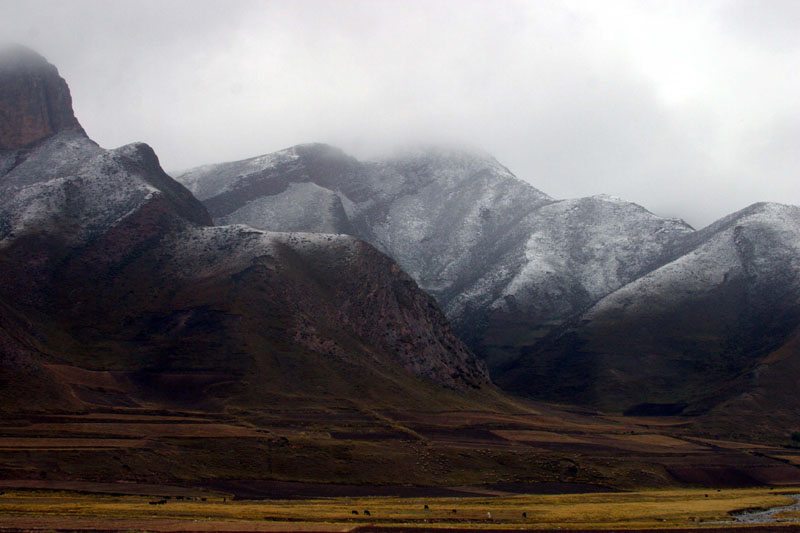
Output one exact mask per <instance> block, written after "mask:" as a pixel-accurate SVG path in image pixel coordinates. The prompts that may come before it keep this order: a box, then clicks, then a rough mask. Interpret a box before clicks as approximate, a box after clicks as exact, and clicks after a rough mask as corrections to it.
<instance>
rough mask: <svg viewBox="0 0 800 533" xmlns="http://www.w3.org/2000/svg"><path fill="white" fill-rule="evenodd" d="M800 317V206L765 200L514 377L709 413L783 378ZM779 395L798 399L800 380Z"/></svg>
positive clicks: (549, 391)
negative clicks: (780, 370)
mask: <svg viewBox="0 0 800 533" xmlns="http://www.w3.org/2000/svg"><path fill="white" fill-rule="evenodd" d="M798 324H800V208H798V207H792V206H784V205H779V204H755V205H752V206H750V207H748V208H747V209H744V210H742V211H740V212H738V213H735V214H733V215H730V216H728V217H726V218H724V219H722V220H720V221H718V222H716V223H714V224H712V225H711V226H709V227H707V228H705V229H703V230H702V231H699V232H697V233H695V234H692V235H689V236H688V238H687V239H686V241H685V242H684V244H683V246H682V248H681V249H680V251H679V252H678V253H677V254H676V257H675V258H674V260H672V261H670V262H668V263H666V264H664V265H663V266H661V267H660V268H656V269H654V270H652V271H650V272H648V273H647V274H646V275H644V276H641V277H639V278H638V279H636V280H635V281H634V282H632V283H629V284H628V285H626V286H624V287H622V288H621V289H619V290H617V291H614V292H613V293H611V294H609V295H607V296H605V297H604V298H602V299H600V300H599V301H598V302H597V303H596V304H595V305H594V306H592V308H591V309H589V310H588V311H587V312H586V313H584V314H582V315H581V316H580V318H579V319H578V320H576V321H575V325H574V326H573V327H571V328H569V329H568V330H567V331H565V332H562V333H560V334H559V335H557V336H554V338H552V339H549V340H548V342H545V343H542V344H541V345H540V346H537V347H535V348H534V349H531V350H530V351H529V352H528V353H527V354H526V355H525V356H524V357H523V360H522V363H521V364H520V365H519V366H518V367H517V368H516V369H514V370H513V371H512V372H510V373H509V374H507V375H506V376H504V378H503V380H505V385H506V386H508V387H509V388H512V389H520V390H527V389H529V388H531V389H534V390H538V391H542V392H541V393H542V394H546V395H548V396H550V397H555V398H561V399H566V398H570V399H577V400H579V401H582V402H585V403H591V404H595V405H601V406H604V407H607V408H616V409H620V408H622V409H625V408H632V409H633V411H634V412H647V410H648V409H655V410H659V409H660V410H666V411H672V412H681V411H683V410H687V412H691V411H698V410H699V411H702V410H705V409H706V408H708V407H709V406H712V405H716V404H718V403H719V402H720V401H721V400H723V399H730V398H732V397H734V396H737V395H740V394H742V393H745V392H746V393H747V394H751V393H752V392H753V390H754V389H756V388H761V389H764V387H765V386H766V385H767V384H768V383H772V382H774V380H775V379H776V378H777V376H776V375H775V374H774V372H771V371H770V369H771V368H773V367H774V365H775V364H777V363H778V362H780V363H781V364H782V365H784V366H785V365H787V364H789V363H788V361H787V359H791V360H796V359H797V356H798V354H797V351H796V349H792V348H791V347H790V345H787V343H790V341H791V338H792V333H793V332H794V331H795V330H796V328H797V326H798ZM781 347H785V349H784V350H783V352H782V355H781V356H771V355H770V354H771V353H773V352H775V351H776V350H779V349H780V348H781ZM792 364H795V365H796V364H797V363H796V362H795V363H792ZM790 366H791V365H790ZM787 368H788V367H787ZM555 369H558V372H559V380H558V381H557V382H554V381H553V380H552V379H551V376H552V372H553V371H554V370H555ZM794 374H795V375H796V372H794ZM767 388H769V387H768V386H767ZM772 393H773V394H777V395H781V396H782V397H783V399H784V400H786V396H784V395H785V394H792V395H793V394H794V387H792V388H787V387H786V386H785V384H784V386H782V387H779V388H775V389H772ZM792 403H794V402H792ZM637 406H638V407H637Z"/></svg>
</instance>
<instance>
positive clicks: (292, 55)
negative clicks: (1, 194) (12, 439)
mask: <svg viewBox="0 0 800 533" xmlns="http://www.w3.org/2000/svg"><path fill="white" fill-rule="evenodd" d="M0 41H8V42H19V43H22V44H25V45H28V46H30V47H31V48H34V49H35V50H37V51H38V52H39V53H41V54H42V55H44V56H45V57H47V58H48V59H49V60H50V62H52V63H54V64H55V65H56V66H57V67H58V68H59V70H60V72H61V75H62V76H63V77H64V78H65V79H66V80H67V82H68V83H69V84H70V87H71V89H72V96H73V103H74V107H75V111H76V114H77V115H78V119H79V120H80V121H81V123H82V124H83V126H84V128H85V129H86V131H87V132H88V133H89V135H90V136H91V137H92V138H93V139H95V140H96V141H97V142H99V143H100V144H101V145H102V146H104V147H108V148H112V147H116V146H119V145H122V144H126V143H128V142H132V141H145V142H147V143H149V144H150V145H151V146H153V147H154V148H155V150H156V152H157V153H158V154H159V156H160V158H161V161H162V165H163V166H164V167H165V168H167V169H168V170H175V169H182V168H188V167H192V166H196V165H200V164H204V163H212V162H221V161H228V160H233V159H241V158H246V157H251V156H255V155H258V154H262V153H267V152H271V151H275V150H279V149H281V148H285V147H287V146H291V145H293V144H297V143H302V142H313V141H319V142H328V143H331V144H334V145H337V146H340V147H342V148H343V149H345V150H346V151H348V152H350V153H353V154H354V155H357V156H368V155H370V154H374V153H376V152H378V151H380V150H386V149H388V148H390V147H392V146H394V145H398V144H404V143H409V142H447V143H457V144H466V145H470V146H475V147H478V148H481V149H483V150H485V151H488V152H490V153H491V154H493V155H494V156H495V157H497V159H498V160H499V161H500V162H501V163H503V164H504V165H506V166H507V167H509V169H510V170H511V171H512V172H514V173H515V174H516V175H517V176H519V177H520V178H522V179H524V180H526V181H529V182H530V183H531V184H533V185H534V186H536V187H537V188H539V189H541V190H543V191H544V192H546V193H548V194H550V195H552V196H555V197H558V198H568V197H576V196H587V195H592V194H599V193H607V194H612V195H615V196H620V197H623V198H625V199H627V200H630V201H634V202H637V203H640V204H642V205H644V206H645V207H647V208H648V209H650V210H651V211H653V212H655V213H657V214H660V215H665V216H680V217H682V218H685V219H686V220H687V221H688V222H690V223H691V224H693V225H695V226H696V227H702V226H704V225H706V224H708V223H709V222H711V221H713V220H714V219H716V218H718V217H720V216H723V215H725V214H727V213H730V212H732V211H735V210H737V209H740V208H742V207H745V206H746V205H748V204H750V203H753V202H755V201H762V200H765V201H778V202H783V203H792V204H800V183H798V179H797V177H798V172H797V170H798V162H800V99H799V98H798V95H800V74H799V73H800V0H727V1H722V0H686V1H683V0H665V1H661V2H656V1H647V0H631V1H624V0H619V1H611V0H587V1H579V0H552V1H548V0H535V1H534V0H532V1H527V2H515V1H497V0H494V1H488V0H487V1H465V0H451V1H447V0H437V1H433V0H428V1H411V0H403V1H400V0H396V1H382V0H363V1H348V0H336V1H327V2H322V1H311V0H295V1H288V0H287V1H272V2H270V1H232V0H226V1H207V0H206V1H204V0H193V1H177V0H159V1H149V0H136V1H125V0H116V1H113V2H112V1H108V0H92V1H71V0H52V1H36V0H0Z"/></svg>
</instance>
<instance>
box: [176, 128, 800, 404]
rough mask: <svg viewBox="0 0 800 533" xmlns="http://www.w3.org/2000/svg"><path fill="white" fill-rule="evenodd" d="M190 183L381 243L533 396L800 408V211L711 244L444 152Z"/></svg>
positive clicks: (761, 209)
mask: <svg viewBox="0 0 800 533" xmlns="http://www.w3.org/2000/svg"><path fill="white" fill-rule="evenodd" d="M177 180H178V181H180V182H181V183H183V184H184V185H185V186H186V187H187V188H188V189H189V190H190V191H191V192H192V193H193V194H195V196H196V197H197V198H198V199H200V200H201V201H202V202H203V203H204V205H205V206H206V207H207V208H208V210H209V213H210V214H211V216H212V217H213V218H214V221H215V223H217V224H229V223H244V224H248V225H250V226H252V227H256V228H262V229H266V230H273V231H287V230H292V231H323V232H333V233H344V234H349V235H353V236H355V237H358V238H359V239H362V240H364V241H366V242H369V243H370V244H372V245H373V246H375V247H376V248H377V249H378V250H381V251H382V252H384V253H386V254H387V255H389V256H390V257H392V258H393V259H395V260H396V261H397V263H398V264H399V265H400V267H401V268H403V269H404V270H405V271H406V272H408V273H409V275H410V276H411V277H413V278H414V279H415V280H416V281H417V283H418V284H419V286H420V287H421V288H422V289H423V290H425V291H426V292H428V293H429V294H431V295H432V296H433V297H434V298H436V300H437V302H438V303H439V305H440V306H441V307H442V309H443V310H444V311H445V314H446V315H447V317H448V319H450V321H451V322H452V323H453V324H454V327H455V330H456V332H457V333H458V334H459V336H460V337H461V338H462V339H463V340H464V341H465V342H466V343H467V345H468V346H469V347H470V348H471V349H472V350H473V351H474V352H475V353H476V354H478V356H479V357H480V358H482V359H483V360H485V361H486V362H487V364H488V367H489V369H490V371H491V375H492V378H493V380H494V381H495V382H496V383H497V384H499V385H500V386H501V387H502V388H504V389H506V390H508V391H511V392H513V393H515V394H520V395H525V396H529V397H533V398H537V399H541V400H548V401H558V402H564V403H578V404H582V405H586V406H590V407H594V408H600V409H606V410H611V411H617V412H621V411H625V412H631V413H638V414H672V415H675V414H680V413H685V414H698V413H705V412H708V411H709V410H711V409H713V408H717V407H719V408H721V406H723V405H725V406H727V407H728V408H729V407H730V406H731V405H733V404H741V405H742V408H744V407H743V406H744V405H745V404H746V405H747V406H748V407H747V410H748V411H752V412H758V411H759V410H761V409H763V408H766V407H770V408H771V412H775V409H772V408H776V407H777V406H781V408H780V410H781V411H785V410H786V409H787V407H785V406H787V405H789V406H794V405H795V404H796V401H795V400H796V392H795V391H796V387H795V385H794V384H795V383H797V381H792V380H788V379H787V372H792V374H791V375H792V376H796V377H800V375H798V374H797V373H796V371H795V370H794V367H795V366H796V363H795V360H796V359H797V357H798V355H800V354H797V352H796V348H794V346H795V345H794V344H792V343H793V339H795V337H796V335H797V332H798V329H797V328H798V325H800V284H799V281H800V280H799V279H798V274H799V273H800V254H798V252H800V208H797V207H794V206H786V205H780V204H763V203H762V204H754V205H752V206H750V207H748V208H746V209H744V210H742V211H740V212H738V213H734V214H732V215H730V216H728V217H725V218H723V219H722V220H720V221H717V222H715V223H714V224H711V225H710V226H708V227H707V228H704V229H702V230H700V231H696V230H695V229H693V228H692V227H690V226H689V225H688V224H686V223H685V222H683V221H682V220H678V219H672V218H663V217H659V216H657V215H654V214H653V213H650V212H649V211H647V210H646V209H644V208H643V207H641V206H639V205H637V204H634V203H630V202H626V201H624V200H621V199H619V198H615V197H611V196H606V195H602V196H593V197H587V198H578V199H570V200H556V199H553V198H551V197H550V196H548V195H547V194H545V193H543V192H541V191H539V190H537V189H535V188H534V187H532V186H531V185H529V184H528V183H526V182H524V181H522V180H520V179H518V178H516V177H515V176H514V175H513V174H512V173H511V172H510V171H509V170H508V169H506V168H505V167H503V166H502V165H501V164H500V163H498V162H497V161H496V160H495V159H494V158H492V157H491V156H489V155H487V154H483V153H476V152H475V151H464V150H458V149H451V148H441V147H421V148H415V149H410V150H407V151H405V152H400V153H398V154H396V155H394V156H392V157H389V158H385V159H380V160H372V161H358V160H356V159H354V158H353V157H350V156H348V155H346V154H345V153H343V152H342V151H341V150H339V149H336V148H334V147H331V146H327V145H321V144H310V145H300V146H295V147H292V148H289V149H286V150H282V151H279V152H276V153H272V154H267V155H263V156H259V157H255V158H252V159H247V160H243V161H236V162H230V163H222V164H218V165H207V166H203V167H199V168H196V169H192V170H189V171H187V172H185V173H183V174H182V175H179V176H178V177H177ZM787 343H788V344H787ZM776 354H779V355H776ZM767 391H769V392H767ZM756 406H759V407H756ZM788 409H789V410H791V411H792V412H795V411H794V408H788Z"/></svg>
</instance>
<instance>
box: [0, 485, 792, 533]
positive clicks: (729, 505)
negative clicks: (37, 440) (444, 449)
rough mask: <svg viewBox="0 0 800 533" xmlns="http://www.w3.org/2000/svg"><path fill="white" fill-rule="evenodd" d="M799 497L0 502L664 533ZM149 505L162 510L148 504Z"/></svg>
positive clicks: (47, 495) (37, 497) (46, 520)
mask: <svg viewBox="0 0 800 533" xmlns="http://www.w3.org/2000/svg"><path fill="white" fill-rule="evenodd" d="M798 491H800V489H783V490H781V491H776V490H771V489H766V488H759V489H730V490H720V491H716V490H713V491H709V490H702V489H680V490H652V491H638V492H618V493H596V494H573V495H515V496H507V497H484V498H480V497H476V498H383V497H369V498H341V497H340V498H320V499H310V500H271V501H254V500H243V501H240V500H231V499H230V497H227V496H225V495H223V494H220V493H209V494H208V495H207V497H206V501H186V500H184V499H183V498H182V497H181V499H178V497H176V496H173V497H171V498H164V499H162V498H160V497H158V498H156V499H155V500H154V498H152V497H148V496H142V495H102V494H84V493H75V492H58V491H35V490H10V491H6V492H5V493H4V494H2V495H0V531H2V530H3V529H5V528H15V527H19V526H20V525H21V524H26V525H27V527H28V528H31V529H48V528H49V527H50V526H52V525H53V524H58V525H59V528H64V527H72V528H81V527H82V525H83V526H84V527H85V525H86V524H98V523H100V524H102V523H106V524H109V523H110V524H116V526H115V528H131V529H144V530H153V531H159V530H172V531H175V530H181V529H184V528H182V527H179V526H180V525H181V524H183V525H184V526H187V525H189V524H191V525H192V527H194V528H195V529H206V528H205V527H203V525H204V524H205V525H206V526H211V527H212V528H213V529H216V530H220V531H245V530H259V529H262V530H273V531H274V530H297V529H298V528H299V529H304V530H314V531H325V530H344V529H350V528H354V527H357V526H359V525H374V526H381V525H382V526H403V525H405V526H417V527H431V526H434V527H444V528H464V529H497V528H509V529H519V528H530V529H533V528H545V529H549V528H553V529H555V528H570V529H582V528H587V529H591V528H621V529H629V528H659V529H662V528H680V527H696V526H698V525H700V524H705V525H709V526H711V524H710V523H713V522H720V523H722V524H725V523H726V522H727V523H730V521H731V520H732V518H731V516H730V513H731V512H732V511H737V510H743V509H751V508H762V509H766V508H770V507H776V506H782V505H788V504H791V503H792V502H793V499H792V498H790V497H789V496H787V494H789V493H792V492H798ZM154 501H162V502H163V501H165V502H166V503H159V504H155V503H151V502H154ZM367 512H368V514H367ZM104 520H105V521H106V522H103V521H104ZM98 521H99V522H98ZM36 524H38V525H39V527H36ZM164 528H166V529H164ZM98 529H103V528H98ZM112 529H114V528H112Z"/></svg>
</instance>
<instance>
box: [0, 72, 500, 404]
mask: <svg viewBox="0 0 800 533" xmlns="http://www.w3.org/2000/svg"><path fill="white" fill-rule="evenodd" d="M28 74H29V72H28V70H26V68H25V67H24V65H23V66H21V67H20V68H19V69H18V75H19V76H20V77H22V78H25V77H26V76H28ZM67 96H68V95H67ZM0 163H2V164H0V279H2V280H3V283H2V284H0V381H3V382H4V383H6V382H8V383H11V382H13V383H14V386H13V387H10V386H9V387H8V388H6V389H4V390H5V391H6V392H8V391H12V392H13V394H12V393H9V394H6V393H5V392H4V393H3V394H0V410H8V409H20V408H24V406H23V405H22V404H20V402H18V401H14V398H15V397H16V398H19V397H24V396H25V395H27V394H30V395H34V396H35V397H36V398H37V400H36V401H35V402H32V403H30V404H28V406H29V407H31V408H35V409H47V408H64V409H65V408H71V407H75V408H78V407H80V406H82V405H85V404H86V403H89V404H93V403H98V402H100V403H101V404H105V403H108V404H110V405H126V406H135V405H150V406H159V405H161V406H175V405H181V406H186V405H192V407H193V408H195V407H196V408H213V409H221V408H223V407H224V406H225V405H238V406H240V407H243V408H258V407H259V406H262V405H264V402H267V401H272V402H280V401H289V402H290V403H291V402H301V403H302V402H303V401H304V399H305V400H308V401H315V400H313V399H314V398H317V399H318V398H328V399H329V401H330V402H331V403H335V402H337V401H361V400H363V401H371V400H372V401H375V402H378V403H376V405H378V404H381V405H389V406H392V405H394V406H396V405H399V404H400V403H402V402H403V401H412V402H415V403H416V404H417V405H420V404H425V405H427V404H430V402H432V401H434V400H432V399H431V398H433V397H435V396H436V394H437V391H438V392H440V391H441V387H442V385H444V386H445V387H448V388H451V389H470V388H479V387H481V386H483V385H485V384H486V383H487V382H488V375H487V372H486V370H485V368H484V367H483V365H482V364H481V363H479V362H478V361H477V360H476V359H475V357H474V355H473V354H472V353H471V352H470V351H469V350H468V349H467V348H466V347H465V346H464V345H463V343H461V341H460V340H458V339H457V338H456V337H455V336H454V335H453V334H452V333H451V332H450V331H449V325H448V323H447V321H446V320H445V318H444V316H443V315H442V313H441V312H440V311H439V309H438V308H437V306H436V305H435V303H434V301H433V300H432V299H431V298H430V297H429V296H427V295H426V294H424V293H423V292H422V291H420V290H419V288H418V287H417V286H416V284H415V283H414V282H413V280H411V279H410V278H409V277H408V276H407V275H405V274H404V273H403V272H402V271H401V270H400V269H399V268H398V267H397V265H396V264H395V263H394V262H392V261H391V260H390V259H389V258H387V257H386V256H385V255H383V254H381V253H380V252H378V251H377V250H375V249H374V248H372V247H371V246H370V245H368V244H365V243H363V242H360V241H358V240H356V239H354V238H352V237H338V238H334V237H332V236H318V235H312V234H293V233H285V234H274V233H268V232H264V231H257V230H254V229H253V228H250V227H247V226H223V227H210V226H211V224H212V220H211V217H210V216H209V214H208V212H207V210H206V208H205V207H204V206H203V205H202V204H201V203H200V202H199V201H198V200H197V199H196V198H195V197H194V196H192V194H191V193H190V192H189V191H188V190H187V189H186V188H185V187H184V186H182V185H180V184H179V183H177V182H175V181H174V180H172V178H170V177H169V176H167V175H166V174H165V173H164V172H163V170H162V169H161V167H160V165H159V163H158V159H157V157H156V156H155V154H154V153H153V151H152V149H150V147H148V146H147V145H144V144H132V145H128V146H124V147H122V148H118V149H116V150H104V149H102V148H100V147H99V146H97V145H96V144H95V143H94V142H92V141H91V140H90V139H88V138H87V137H86V135H85V134H84V133H83V131H75V130H64V131H60V132H57V133H55V134H53V135H50V136H48V137H46V138H43V139H40V140H39V141H38V142H35V143H33V144H31V145H29V146H26V147H24V148H15V149H13V150H0ZM323 166H324V165H323ZM65 366H66V367H69V368H73V367H74V368H77V369H79V370H81V371H85V370H87V369H89V370H92V371H102V372H113V373H114V379H115V380H117V381H116V382H117V383H124V386H122V385H120V387H121V388H120V389H119V390H117V389H114V390H111V391H100V392H98V391H97V390H87V389H85V388H80V387H77V388H76V387H74V386H72V385H69V386H68V385H65V383H64V382H61V381H59V375H60V374H59V372H61V371H62V370H58V369H63V368H64V367H65ZM54 369H56V370H54ZM44 390H46V391H48V393H47V394H45V393H43V391H44ZM282 399H285V400H282ZM381 402H382V403H381Z"/></svg>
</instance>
